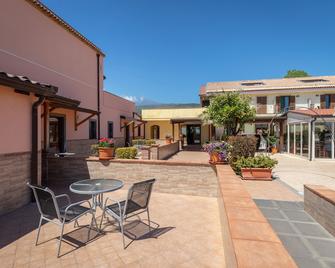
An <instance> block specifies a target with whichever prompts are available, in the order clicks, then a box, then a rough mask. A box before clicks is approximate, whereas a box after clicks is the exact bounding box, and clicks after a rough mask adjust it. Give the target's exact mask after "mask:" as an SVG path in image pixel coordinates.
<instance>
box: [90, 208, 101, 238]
mask: <svg viewBox="0 0 335 268" xmlns="http://www.w3.org/2000/svg"><path fill="white" fill-rule="evenodd" d="M92 219H93V220H94V224H95V227H96V228H97V231H98V233H99V234H100V228H99V226H98V223H97V219H96V218H95V215H94V214H93V213H92Z"/></svg>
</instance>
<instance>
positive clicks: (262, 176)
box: [241, 168, 272, 181]
mask: <svg viewBox="0 0 335 268" xmlns="http://www.w3.org/2000/svg"><path fill="white" fill-rule="evenodd" d="M241 173H242V177H243V179H244V180H261V181H271V180H272V169H271V168H241Z"/></svg>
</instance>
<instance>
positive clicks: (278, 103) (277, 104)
mask: <svg viewBox="0 0 335 268" xmlns="http://www.w3.org/2000/svg"><path fill="white" fill-rule="evenodd" d="M275 111H276V112H280V96H276V109H275Z"/></svg>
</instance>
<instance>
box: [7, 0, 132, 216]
mask: <svg viewBox="0 0 335 268" xmlns="http://www.w3.org/2000/svg"><path fill="white" fill-rule="evenodd" d="M13 18H15V19H14V20H13ZM0 35H1V43H0V44H1V46H0V122H1V125H2V128H1V138H2V139H1V141H0V166H1V168H0V188H1V195H0V213H4V212H6V211H10V210H12V209H14V208H16V207H19V206H21V205H23V204H25V203H27V202H28V201H29V200H30V192H29V191H28V189H27V187H26V185H25V183H26V182H28V181H30V182H32V183H38V184H41V183H43V176H42V158H43V157H45V156H46V155H53V154H54V153H65V152H71V153H75V154H77V155H87V154H88V153H89V151H90V145H91V144H93V143H96V142H97V139H98V138H99V137H113V138H114V139H115V140H116V143H117V144H118V145H119V146H121V145H124V144H125V142H126V139H128V140H131V138H132V135H133V134H132V128H131V127H129V126H128V125H127V124H128V122H129V121H130V118H133V115H134V112H135V104H134V103H133V102H130V101H128V100H125V99H123V98H120V97H118V96H116V95H113V94H111V93H109V92H106V91H104V90H103V88H104V87H103V81H104V66H103V62H104V57H105V55H104V53H103V52H102V51H101V50H100V49H99V48H98V47H97V46H96V45H94V44H93V43H92V42H91V41H89V40H88V39H87V38H86V37H84V36H83V35H82V34H80V33H79V32H78V31H76V30H75V29H74V28H72V27H71V26H70V25H69V24H67V23H66V22H65V21H64V20H62V19H61V18H60V17H58V16H57V15H56V14H55V13H53V12H52V11H51V10H50V9H48V8H47V7H46V6H44V5H43V4H42V3H40V2H39V1H34V0H24V1H23V0H4V1H2V3H1V9H0ZM42 152H43V154H42Z"/></svg>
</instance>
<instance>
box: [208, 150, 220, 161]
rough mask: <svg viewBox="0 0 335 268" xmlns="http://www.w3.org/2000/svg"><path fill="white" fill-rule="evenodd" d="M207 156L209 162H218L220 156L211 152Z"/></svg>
mask: <svg viewBox="0 0 335 268" xmlns="http://www.w3.org/2000/svg"><path fill="white" fill-rule="evenodd" d="M209 157H210V162H212V163H213V164H215V163H217V162H220V157H219V154H218V153H211V154H210V156H209Z"/></svg>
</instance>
